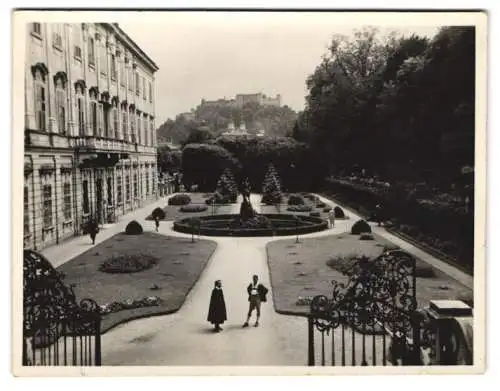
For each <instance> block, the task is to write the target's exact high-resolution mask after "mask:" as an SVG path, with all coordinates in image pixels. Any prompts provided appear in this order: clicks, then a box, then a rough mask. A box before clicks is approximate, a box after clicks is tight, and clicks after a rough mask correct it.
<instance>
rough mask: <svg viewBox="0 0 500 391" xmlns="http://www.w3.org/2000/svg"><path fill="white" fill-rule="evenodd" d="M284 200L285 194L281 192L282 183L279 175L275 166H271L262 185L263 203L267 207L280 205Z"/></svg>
mask: <svg viewBox="0 0 500 391" xmlns="http://www.w3.org/2000/svg"><path fill="white" fill-rule="evenodd" d="M282 199H283V193H282V191H281V183H280V179H279V176H278V173H277V172H276V169H275V168H274V166H273V165H272V164H270V165H269V167H268V168H267V172H266V175H265V176H264V181H263V183H262V200H261V202H262V203H263V204H267V205H274V204H280V203H281V201H282Z"/></svg>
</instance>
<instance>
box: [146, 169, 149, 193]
mask: <svg viewBox="0 0 500 391" xmlns="http://www.w3.org/2000/svg"><path fill="white" fill-rule="evenodd" d="M146 195H149V171H146Z"/></svg>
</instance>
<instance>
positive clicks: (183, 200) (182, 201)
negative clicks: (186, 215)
mask: <svg viewBox="0 0 500 391" xmlns="http://www.w3.org/2000/svg"><path fill="white" fill-rule="evenodd" d="M190 202H191V197H190V196H189V195H188V194H176V195H174V196H173V197H171V198H169V200H168V204H169V205H187V204H189V203H190Z"/></svg>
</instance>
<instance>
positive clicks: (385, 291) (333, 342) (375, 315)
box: [308, 250, 434, 366]
mask: <svg viewBox="0 0 500 391" xmlns="http://www.w3.org/2000/svg"><path fill="white" fill-rule="evenodd" d="M346 275H347V277H348V281H347V283H345V284H344V283H339V282H337V281H332V285H333V289H332V296H331V297H330V298H328V297H326V296H323V295H320V296H315V297H314V298H313V299H312V301H311V305H310V313H309V315H308V365H309V366H313V365H316V362H320V363H321V365H333V366H335V365H342V366H345V365H352V366H356V365H361V366H368V365H373V366H376V365H422V358H421V353H422V349H421V348H432V347H433V346H434V343H433V341H432V339H433V337H434V335H433V332H432V326H431V324H430V322H428V319H427V318H426V317H425V313H424V312H423V311H419V310H417V300H416V274H415V259H414V258H413V257H412V256H411V255H410V254H408V253H406V252H404V251H401V250H388V251H384V252H383V253H382V254H381V255H380V256H379V257H378V258H376V259H374V260H370V259H367V258H361V259H359V260H358V261H357V262H355V263H354V264H353V266H352V267H351V269H350V270H349V271H348V272H347V273H346ZM317 334H319V340H320V343H319V352H318V351H315V335H317ZM328 339H329V340H330V341H329V343H328ZM327 356H328V357H329V359H327ZM327 361H329V364H327Z"/></svg>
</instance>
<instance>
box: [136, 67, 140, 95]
mask: <svg viewBox="0 0 500 391" xmlns="http://www.w3.org/2000/svg"><path fill="white" fill-rule="evenodd" d="M140 84H141V79H140V78H139V72H136V73H135V94H136V95H137V96H139V93H140V89H141V86H140Z"/></svg>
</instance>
